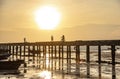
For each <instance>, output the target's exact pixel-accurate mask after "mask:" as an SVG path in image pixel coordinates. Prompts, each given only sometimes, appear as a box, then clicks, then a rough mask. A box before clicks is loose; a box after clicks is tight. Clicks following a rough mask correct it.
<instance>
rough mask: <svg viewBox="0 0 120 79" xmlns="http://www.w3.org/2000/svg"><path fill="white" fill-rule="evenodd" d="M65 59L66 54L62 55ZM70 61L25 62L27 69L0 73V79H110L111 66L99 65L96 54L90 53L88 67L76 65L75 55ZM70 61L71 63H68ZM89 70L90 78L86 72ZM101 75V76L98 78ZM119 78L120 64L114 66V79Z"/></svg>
mask: <svg viewBox="0 0 120 79" xmlns="http://www.w3.org/2000/svg"><path fill="white" fill-rule="evenodd" d="M109 55H110V54H108V53H106V52H103V53H102V60H111V58H110V56H109ZM119 56H120V53H117V56H116V61H119V60H120V59H119ZM64 57H66V54H64ZM72 58H73V59H71V60H68V61H67V60H66V59H65V58H64V60H62V59H61V60H60V61H59V60H58V59H49V58H47V59H46V60H45V59H39V61H37V59H36V62H34V63H33V61H29V63H28V61H26V63H27V67H26V68H24V66H23V65H22V66H21V67H20V68H19V71H18V72H17V73H16V72H15V71H0V79H89V78H88V77H90V79H112V65H111V64H106V63H105V64H101V65H98V64H97V63H96V62H94V61H96V60H97V59H98V53H96V51H95V52H94V51H92V53H91V54H90V61H91V63H90V65H89V66H87V64H86V62H85V61H83V62H80V63H78V64H76V61H75V59H74V58H75V54H74V53H72ZM80 58H81V59H86V54H85V53H84V52H82V53H80ZM70 61H71V63H69V62H70ZM88 68H89V69H90V73H89V74H90V76H89V75H88V74H87V71H88V70H89V69H88ZM100 73H101V76H99V75H100ZM119 78H120V64H116V79H119Z"/></svg>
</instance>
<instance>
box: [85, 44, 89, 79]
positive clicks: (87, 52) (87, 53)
mask: <svg viewBox="0 0 120 79" xmlns="http://www.w3.org/2000/svg"><path fill="white" fill-rule="evenodd" d="M86 59H87V77H88V78H90V46H89V45H87V51H86Z"/></svg>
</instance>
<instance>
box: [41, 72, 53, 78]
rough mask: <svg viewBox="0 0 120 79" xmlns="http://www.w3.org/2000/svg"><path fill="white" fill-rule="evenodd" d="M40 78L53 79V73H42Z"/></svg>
mask: <svg viewBox="0 0 120 79" xmlns="http://www.w3.org/2000/svg"><path fill="white" fill-rule="evenodd" d="M39 76H40V78H42V79H51V73H50V72H49V71H42V72H40V73H39Z"/></svg>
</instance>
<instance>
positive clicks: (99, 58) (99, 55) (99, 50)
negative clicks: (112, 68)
mask: <svg viewBox="0 0 120 79" xmlns="http://www.w3.org/2000/svg"><path fill="white" fill-rule="evenodd" d="M98 64H99V66H98V69H99V79H101V46H100V45H98Z"/></svg>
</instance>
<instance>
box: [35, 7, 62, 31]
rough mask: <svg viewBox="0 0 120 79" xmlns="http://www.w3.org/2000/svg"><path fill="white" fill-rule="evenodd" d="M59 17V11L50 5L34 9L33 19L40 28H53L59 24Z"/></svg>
mask: <svg viewBox="0 0 120 79" xmlns="http://www.w3.org/2000/svg"><path fill="white" fill-rule="evenodd" d="M60 19H61V15H60V12H59V11H58V10H57V9H56V8H55V7H52V6H43V7H40V8H39V9H37V10H36V11H35V21H36V23H37V24H38V26H39V27H40V29H45V30H52V29H55V27H56V26H57V25H58V24H59V22H60Z"/></svg>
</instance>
